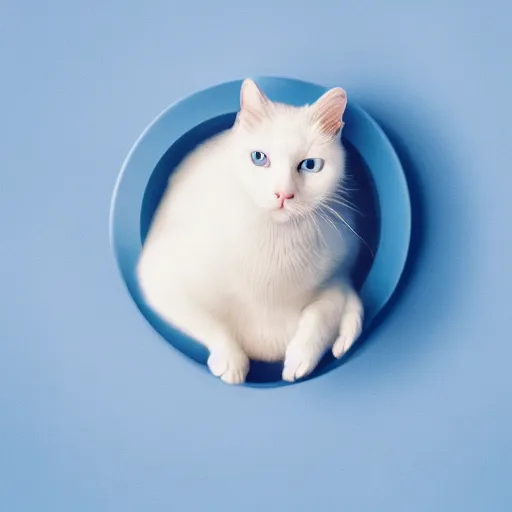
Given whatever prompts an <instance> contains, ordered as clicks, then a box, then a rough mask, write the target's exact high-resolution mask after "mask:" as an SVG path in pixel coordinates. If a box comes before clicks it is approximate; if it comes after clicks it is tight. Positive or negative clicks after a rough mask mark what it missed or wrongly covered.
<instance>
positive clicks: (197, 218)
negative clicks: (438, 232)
mask: <svg viewBox="0 0 512 512" xmlns="http://www.w3.org/2000/svg"><path fill="white" fill-rule="evenodd" d="M346 103H347V98H346V94H345V91H343V89H339V88H335V89H331V90H330V91H328V92H326V93H325V94H324V95H323V96H322V97H321V98H320V99H319V100H318V101H317V102H316V103H314V104H313V105H310V106H307V105H306V106H304V107H300V108H297V107H291V106H288V105H284V104H280V103H273V102H271V101H270V100H269V99H268V98H267V97H266V96H265V95H264V94H263V93H262V92H261V91H260V90H259V89H258V87H257V86H256V84H255V83H254V82H253V81H251V80H245V81H244V83H243V85H242V90H241V108H240V112H239V113H238V116H237V120H236V122H235V124H234V126H233V127H232V128H231V129H230V130H228V131H226V132H223V133H221V134H219V135H217V136H215V137H213V138H212V139H210V140H208V141H206V142H205V143H204V144H203V145H201V146H199V147H198V148H197V149H195V150H194V151H193V152H192V153H191V154H190V155H189V156H188V157H187V158H185V160H184V161H183V162H182V163H181V164H180V166H179V167H178V169H177V170H176V172H175V173H174V174H173V175H172V176H171V179H170V181H169V186H168V188H167V191H166V193H165V195H164V197H163V199H162V201H161V203H160V205H159V208H158V210H157V212H156V214H155V218H154V220H153V224H152V226H151V229H150V232H149V234H148V237H147V239H146V241H145V243H144V247H143V250H142V254H141V258H140V261H139V265H138V278H139V283H140V287H141V290H142V293H143V295H144V297H145V300H146V301H147V303H148V304H149V305H150V306H151V307H152V308H153V309H154V310H155V312H156V313H158V314H159V315H160V316H161V317H162V318H163V319H165V320H166V321H168V322H169V323H171V324H172V325H174V326H175V327H177V328H178V329H180V330H182V331H183V332H184V333H186V334H188V335H189V336H191V337H192V338H195V339H196V340H197V341H199V342H200V343H201V344H203V345H204V346H205V347H206V348H207V349H208V350H209V352H210V355H209V358H208V366H209V368H210V370H211V372H212V373H213V374H214V375H216V376H218V377H220V378H221V379H222V380H223V381H225V382H227V383H231V384H238V383H241V382H244V380H245V378H246V376H247V373H248V369H249V358H251V359H254V360H260V361H279V360H284V369H283V374H282V376H283V379H285V380H287V381H294V380H296V379H300V378H301V377H304V376H306V375H308V374H309V373H310V372H311V371H312V370H313V369H314V368H315V366H316V365H317V363H318V362H319V360H320V359H321V357H322V356H323V354H324V353H325V351H326V350H327V349H328V348H329V347H331V346H332V352H333V354H334V356H335V357H338V358H339V357H341V356H342V355H343V354H344V353H345V352H346V351H347V350H348V349H349V348H350V346H351V345H352V343H353V342H354V341H355V339H356V338H357V337H358V336H359V334H360V332H361V327H362V319H363V308H362V305H361V301H360V300H359V297H358V295H357V294H356V292H355V291H354V290H353V289H352V287H351V285H350V283H349V281H348V278H347V279H342V280H339V279H338V278H334V277H333V275H334V273H335V271H336V269H338V268H339V267H340V264H343V265H344V266H345V267H346V273H345V275H346V276H348V271H349V268H350V265H351V264H352V262H353V260H354V258H355V255H356V252H357V247H358V243H357V242H358V240H357V238H356V237H354V236H353V234H354V232H353V229H352V228H353V224H350V223H349V222H348V221H347V219H348V218H349V215H348V214H349V209H348V208H346V207H345V206H342V210H341V211H342V212H343V213H342V214H341V215H340V213H339V212H340V210H339V209H338V210H336V209H335V208H334V207H333V206H334V205H337V206H338V208H339V206H340V205H342V204H343V203H344V202H343V200H342V198H341V197H340V195H339V192H340V186H342V183H343V178H344V176H345V154H344V151H343V148H342V146H341V143H340V140H339V138H340V137H339V135H340V132H341V128H342V126H343V123H342V116H343V113H344V110H345V107H346ZM336 211H337V212H338V213H336ZM342 216H343V217H342ZM340 221H343V222H340ZM345 223H347V224H345ZM348 224H350V229H344V230H342V229H341V228H342V227H343V228H346V225H348ZM336 275H338V274H336Z"/></svg>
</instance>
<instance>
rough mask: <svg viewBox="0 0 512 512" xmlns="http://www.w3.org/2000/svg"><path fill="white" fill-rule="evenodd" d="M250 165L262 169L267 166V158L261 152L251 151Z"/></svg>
mask: <svg viewBox="0 0 512 512" xmlns="http://www.w3.org/2000/svg"><path fill="white" fill-rule="evenodd" d="M251 158H252V163H253V164H254V165H257V166H258V167H263V166H265V165H267V164H268V158H267V155H265V153H263V152H262V151H253V152H252V153H251Z"/></svg>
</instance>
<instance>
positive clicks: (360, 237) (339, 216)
mask: <svg viewBox="0 0 512 512" xmlns="http://www.w3.org/2000/svg"><path fill="white" fill-rule="evenodd" d="M321 206H323V207H324V208H326V209H327V211H328V212H330V213H332V214H333V215H335V216H336V217H337V218H338V219H339V220H340V221H341V222H343V224H345V226H347V228H348V229H350V231H351V232H352V233H353V234H354V235H356V236H357V238H359V240H361V242H363V244H364V245H366V247H367V248H368V250H369V251H370V254H371V255H372V257H375V254H374V253H373V251H372V249H371V247H370V246H369V245H368V243H367V242H366V240H364V238H363V237H362V236H360V235H359V234H358V233H357V232H356V231H355V230H354V229H353V228H352V226H351V225H350V224H349V223H348V222H347V221H346V220H345V219H344V218H343V217H342V216H341V215H340V214H339V213H338V212H337V211H336V210H334V209H333V208H331V207H330V206H329V205H326V204H323V203H321Z"/></svg>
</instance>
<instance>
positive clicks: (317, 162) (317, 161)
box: [297, 158, 324, 172]
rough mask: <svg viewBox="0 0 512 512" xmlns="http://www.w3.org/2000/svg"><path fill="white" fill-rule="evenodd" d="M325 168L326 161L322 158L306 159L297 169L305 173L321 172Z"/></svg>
mask: <svg viewBox="0 0 512 512" xmlns="http://www.w3.org/2000/svg"><path fill="white" fill-rule="evenodd" d="M323 166H324V161H323V160H322V159H321V158H306V160H302V162H301V163H300V164H299V166H298V167H297V170H298V171H303V172H320V171H321V170H322V167H323Z"/></svg>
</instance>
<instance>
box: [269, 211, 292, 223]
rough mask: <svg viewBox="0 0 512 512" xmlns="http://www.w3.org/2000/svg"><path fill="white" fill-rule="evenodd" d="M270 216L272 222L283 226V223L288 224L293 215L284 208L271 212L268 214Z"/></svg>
mask: <svg viewBox="0 0 512 512" xmlns="http://www.w3.org/2000/svg"><path fill="white" fill-rule="evenodd" d="M270 216H271V218H272V220H273V221H274V222H277V223H279V224H284V223H285V222H289V221H291V220H292V219H293V215H292V214H291V213H290V212H289V211H287V210H286V209H284V208H283V209H276V210H272V211H271V212H270Z"/></svg>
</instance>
